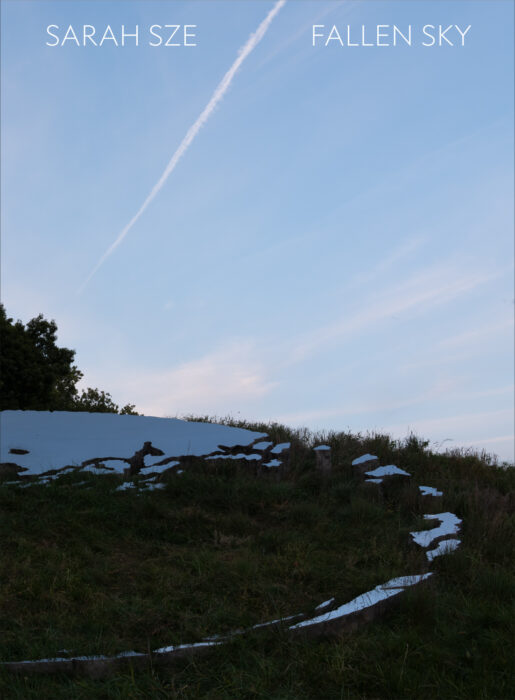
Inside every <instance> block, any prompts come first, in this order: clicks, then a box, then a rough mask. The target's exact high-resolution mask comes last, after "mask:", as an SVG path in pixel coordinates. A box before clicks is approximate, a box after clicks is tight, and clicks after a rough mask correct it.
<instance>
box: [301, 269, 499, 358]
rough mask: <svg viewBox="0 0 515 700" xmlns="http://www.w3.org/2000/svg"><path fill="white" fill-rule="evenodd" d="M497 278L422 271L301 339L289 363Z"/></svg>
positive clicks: (432, 306)
mask: <svg viewBox="0 0 515 700" xmlns="http://www.w3.org/2000/svg"><path fill="white" fill-rule="evenodd" d="M497 276H498V273H497V272H494V273H483V272H469V271H462V270H459V269H456V268H455V267H454V266H452V265H437V266H433V267H430V268H427V269H425V270H423V271H419V272H417V273H416V274H414V275H412V276H411V277H410V278H408V279H407V280H405V281H404V282H401V283H395V284H393V285H390V286H389V287H386V288H383V289H382V290H380V289H378V290H377V292H376V293H375V294H374V295H373V297H372V298H369V299H368V300H367V302H366V305H364V306H362V308H360V309H358V310H356V311H354V312H353V313H350V314H349V315H347V316H345V317H343V318H340V319H339V320H337V321H335V322H334V323H330V324H328V325H326V326H324V327H322V328H319V329H317V330H316V331H315V332H311V333H309V334H307V335H305V336H304V337H303V338H300V339H299V342H298V343H297V344H296V347H295V349H294V351H293V352H292V355H291V357H290V362H291V363H295V362H300V361H302V360H304V359H306V358H307V357H309V356H310V355H313V354H315V353H316V352H317V351H318V350H319V349H321V348H323V347H325V346H327V345H328V344H330V343H332V342H336V341H341V340H343V339H345V338H346V337H348V336H351V335H354V334H357V333H363V332H365V331H367V330H369V329H371V328H373V327H374V326H375V325H377V324H378V323H379V322H381V321H383V320H384V319H386V318H388V317H392V316H395V315H399V314H403V313H406V312H411V313H420V314H421V313H425V312H427V311H429V310H431V309H432V308H434V307H435V306H438V305H444V304H447V303H449V302H451V301H453V300H454V299H456V298H458V297H459V296H461V295H462V294H465V293H467V292H469V291H471V290H473V289H475V288H476V287H478V286H479V285H481V284H484V283H485V282H488V281H490V280H492V279H494V278H496V277H497Z"/></svg>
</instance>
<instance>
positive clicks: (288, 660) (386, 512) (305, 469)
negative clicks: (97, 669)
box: [0, 418, 515, 700]
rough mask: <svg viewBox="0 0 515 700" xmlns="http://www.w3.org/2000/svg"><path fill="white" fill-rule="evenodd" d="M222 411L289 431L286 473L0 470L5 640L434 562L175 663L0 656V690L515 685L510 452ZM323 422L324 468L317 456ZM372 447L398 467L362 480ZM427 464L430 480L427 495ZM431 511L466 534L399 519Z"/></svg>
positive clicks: (219, 465)
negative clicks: (408, 581) (21, 665)
mask: <svg viewBox="0 0 515 700" xmlns="http://www.w3.org/2000/svg"><path fill="white" fill-rule="evenodd" d="M195 420H197V421H198V420H199V418H195ZM204 420H209V419H207V418H206V419H204ZM225 422H227V423H229V424H231V425H235V426H237V427H244V428H248V429H251V430H256V431H260V432H266V433H267V434H268V435H269V436H270V438H271V439H272V440H274V441H275V442H281V441H290V442H291V454H290V468H291V469H290V472H289V474H288V475H287V476H286V478H284V479H282V480H281V481H278V480H277V479H276V478H274V476H273V475H272V474H271V475H270V476H265V477H263V478H256V477H255V476H254V473H253V471H252V470H251V469H249V466H248V465H246V464H242V463H240V462H238V461H237V460H225V459H222V460H218V461H217V462H216V463H207V462H206V461H204V460H202V459H198V460H193V461H192V464H191V466H190V467H189V469H187V470H185V471H184V473H182V474H180V475H176V474H175V475H170V476H169V478H168V479H167V480H166V481H165V482H164V483H165V484H166V485H165V487H164V488H162V489H160V490H155V491H151V492H148V491H145V490H140V489H138V488H136V489H131V490H126V491H117V490H116V489H117V487H118V486H119V485H120V480H121V479H122V477H121V476H120V475H116V474H112V475H104V476H96V475H93V474H86V475H85V474H80V475H79V474H72V473H70V474H66V475H63V476H62V477H61V478H60V479H59V480H58V481H55V482H50V483H49V484H34V485H31V486H30V487H28V488H23V489H22V488H20V487H19V486H14V485H12V484H11V485H3V486H2V485H0V527H1V532H0V538H1V542H2V563H1V571H2V573H1V578H2V587H1V589H0V660H2V661H9V660H13V661H17V660H21V659H39V658H51V657H54V656H59V655H62V654H63V653H67V654H78V655H89V654H116V653H119V652H122V651H128V650H135V651H143V652H146V651H148V650H150V649H156V648H158V647H162V646H164V645H169V644H181V643H186V642H192V643H193V642H197V641H199V640H201V639H202V638H204V637H206V636H209V635H216V634H222V635H223V634H226V633H230V632H232V631H234V630H238V629H240V630H241V629H246V628H249V627H252V626H253V625H256V624H259V623H261V622H263V621H268V620H273V619H277V618H280V617H286V616H289V615H293V614H295V613H301V612H304V613H311V612H313V610H314V609H315V607H316V606H317V605H318V604H319V603H321V602H322V601H324V600H326V599H328V598H331V597H334V598H335V599H336V600H337V601H338V602H339V603H344V602H346V601H348V600H350V599H352V598H353V597H355V596H357V595H359V594H361V593H363V592H365V591H367V590H370V589H372V588H374V586H376V585H377V584H380V583H382V582H384V581H386V580H388V579H390V578H393V577H396V576H403V575H406V574H415V573H420V572H423V571H432V572H434V574H435V575H434V576H433V577H432V578H431V579H430V581H429V582H428V583H427V584H424V586H420V587H414V588H413V590H410V591H408V592H407V593H406V594H405V595H404V597H403V599H402V601H400V602H399V604H398V605H397V607H396V608H395V610H392V611H391V612H389V613H388V614H387V615H385V616H384V617H382V618H381V619H379V620H378V621H376V622H373V623H371V624H369V625H367V626H363V627H362V628H360V629H358V630H357V631H354V632H352V633H344V634H342V635H340V636H338V637H336V638H334V637H333V638H317V639H304V638H302V637H292V636H291V634H289V633H288V632H287V631H286V628H285V626H281V625H279V626H277V627H273V628H263V629H256V630H253V631H252V632H250V633H246V634H238V635H236V636H234V637H233V638H231V640H229V641H228V642H227V643H226V644H224V645H221V646H216V647H213V648H212V649H210V650H209V651H208V652H207V653H205V654H203V655H202V656H198V657H191V658H189V659H183V660H179V661H176V662H175V663H174V664H173V666H171V667H169V668H162V667H159V668H158V667H153V666H152V665H151V666H150V667H149V668H148V669H147V670H145V671H140V672H135V671H134V670H131V669H130V668H129V669H128V670H127V671H124V672H121V673H117V674H115V675H114V676H112V677H109V678H106V679H101V680H93V679H89V678H82V677H77V678H69V677H65V676H34V675H30V674H28V673H27V674H26V675H24V674H20V675H13V674H11V673H8V672H6V671H5V669H1V668H0V697H1V698H2V699H4V698H5V700H7V699H10V698H19V699H20V700H21V699H23V700H27V699H29V698H38V699H39V698H52V699H54V698H55V699H60V698H63V699H64V698H66V699H69V698H74V699H75V698H84V699H86V698H87V699H88V700H89V699H90V698H177V699H179V698H180V699H181V700H183V699H184V700H186V699H188V700H190V699H191V700H193V699H195V700H196V699H200V698H205V699H206V700H207V699H209V700H214V699H218V698H220V699H222V698H235V699H238V700H239V699H243V698H272V699H277V700H279V699H281V700H286V699H288V700H302V699H306V700H307V699H310V700H311V699H313V698H334V699H336V698H338V699H339V698H368V699H370V700H372V699H375V698H428V699H431V700H433V699H434V698H456V699H458V698H460V699H461V698H463V700H465V698H466V699H467V700H469V698H485V699H486V698H512V697H515V693H514V690H513V688H514V687H515V677H514V670H513V669H514V664H513V662H514V660H515V658H514V657H515V655H514V651H513V639H515V596H514V595H513V594H514V591H515V561H514V556H513V552H514V551H515V469H513V468H508V465H503V466H502V467H501V466H498V465H497V464H496V463H495V461H494V460H493V459H492V458H490V457H489V456H488V455H486V454H474V453H460V452H458V451H455V452H450V453H445V454H435V453H432V452H431V451H430V450H429V449H428V446H427V443H424V442H423V441H422V440H420V439H418V438H416V437H414V436H412V437H411V438H409V439H407V440H405V441H403V442H401V443H399V442H396V441H393V440H392V439H390V438H389V437H387V436H381V435H367V436H361V435H351V434H347V433H327V434H312V433H310V432H309V431H306V430H297V431H295V430H290V429H288V428H286V427H284V426H280V425H261V424H260V425H256V424H249V423H246V422H244V421H231V420H227V421H225ZM322 442H323V443H325V444H327V445H329V446H330V447H331V454H332V463H333V472H332V474H331V476H330V477H329V478H323V477H322V476H321V475H320V474H318V473H317V472H316V470H315V456H314V452H313V449H312V448H313V446H315V445H316V444H320V443H322ZM365 452H367V453H372V454H374V455H377V456H378V457H379V459H380V463H381V464H395V465H397V466H398V467H400V468H402V469H405V470H406V471H408V472H409V473H410V474H411V475H412V476H411V478H410V479H405V478H404V479H399V480H396V479H395V478H392V479H390V480H387V481H385V483H384V484H382V485H380V486H376V485H371V484H366V483H365V482H364V480H363V478H362V477H359V476H358V475H357V474H356V473H355V471H354V470H353V468H352V465H351V462H352V460H353V459H355V458H356V457H359V456H360V455H362V454H363V453H365ZM79 481H81V482H85V483H82V484H81V485H77V482H79ZM136 482H137V479H136ZM422 484H424V485H430V486H435V487H437V488H438V489H439V490H441V491H443V496H442V497H441V498H439V499H434V498H430V497H424V496H422V495H421V493H420V491H419V489H418V486H419V485H422ZM443 511H450V512H452V513H455V514H456V515H457V516H458V517H459V518H461V519H462V520H463V523H462V527H461V532H460V539H461V545H460V547H459V549H458V550H457V551H455V552H453V553H452V554H447V555H444V556H440V557H437V558H436V559H435V560H434V561H433V562H431V563H429V562H428V561H427V558H426V556H425V552H424V550H423V549H421V548H420V547H417V545H415V544H414V543H413V541H412V540H411V538H410V536H409V533H410V532H411V531H413V530H423V529H426V528H428V527H429V526H430V524H428V522H427V521H425V520H424V519H423V515H424V514H430V513H438V512H443ZM63 649H64V650H67V651H66V652H62V650H63Z"/></svg>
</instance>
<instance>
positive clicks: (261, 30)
mask: <svg viewBox="0 0 515 700" xmlns="http://www.w3.org/2000/svg"><path fill="white" fill-rule="evenodd" d="M285 3H286V0H277V2H276V3H275V5H274V6H273V7H272V9H271V10H270V12H269V13H268V14H267V16H266V17H265V19H264V20H263V21H262V22H261V24H260V25H259V27H258V28H257V29H256V31H255V32H254V33H253V34H251V35H250V36H249V38H248V39H247V42H246V43H245V45H244V46H243V47H242V48H241V49H240V50H239V52H238V57H237V58H236V60H235V61H234V63H233V64H232V66H231V67H230V68H229V70H228V71H227V73H226V74H225V75H224V77H223V78H222V80H221V81H220V83H219V84H218V85H217V87H216V89H215V91H214V93H213V95H212V96H211V99H210V100H209V102H208V103H207V105H206V106H205V107H204V109H203V110H202V112H201V113H200V116H199V117H198V118H197V120H196V121H195V122H194V124H193V125H192V126H190V128H189V129H188V131H187V132H186V136H185V137H184V138H183V140H182V141H181V143H180V144H179V147H178V148H177V150H176V151H175V153H174V154H173V156H172V157H171V159H170V162H169V163H168V165H167V166H166V168H165V170H164V172H163V174H162V175H161V177H160V178H159V180H158V181H157V182H156V184H155V185H154V187H153V188H152V190H151V192H150V194H149V195H148V197H147V198H146V199H145V201H144V202H143V204H142V205H141V207H140V208H139V209H138V211H137V212H136V214H135V215H134V216H133V217H132V219H131V220H130V221H129V223H128V224H127V226H125V228H124V229H123V230H122V231H121V233H120V234H119V235H118V238H116V240H115V241H114V242H113V243H112V244H111V245H110V246H109V248H108V249H107V250H106V251H105V253H104V254H103V255H102V257H101V258H100V260H99V261H98V262H97V264H96V265H95V267H94V268H93V269H92V271H91V272H90V273H89V275H88V277H87V278H86V280H85V281H84V282H83V283H82V285H81V286H80V287H79V289H78V292H77V293H78V294H80V293H81V292H82V291H83V290H84V288H85V287H86V285H87V284H88V283H89V281H90V280H91V278H92V277H93V275H94V274H95V273H96V272H97V271H98V269H99V268H100V267H101V265H103V264H104V262H105V261H106V260H107V258H108V257H109V256H110V255H111V254H112V253H114V251H115V250H116V249H117V248H118V246H119V245H120V243H121V242H122V241H123V239H124V238H125V236H126V235H127V234H128V233H129V231H130V230H131V228H132V227H133V226H134V224H135V223H136V221H137V220H138V219H139V218H140V216H141V215H142V214H143V212H144V211H145V209H146V208H147V207H148V205H149V204H150V202H152V200H153V199H154V197H155V196H156V195H157V193H158V192H159V190H160V189H161V188H162V187H163V185H164V184H165V182H166V181H167V179H168V177H169V176H170V174H171V173H172V172H173V170H175V166H176V165H177V163H178V162H179V161H180V159H181V158H182V156H183V155H184V154H185V153H186V151H187V150H188V148H189V146H190V145H191V143H192V142H193V139H194V138H195V136H196V135H197V134H198V132H199V131H200V129H201V128H202V127H203V126H204V124H205V123H206V122H207V120H208V119H209V117H210V116H211V114H212V113H213V111H214V109H215V107H216V106H217V104H218V103H219V102H220V100H221V99H222V98H223V96H224V95H225V93H226V92H227V90H228V89H229V86H230V84H231V83H232V80H233V78H234V76H235V75H236V73H237V72H238V70H239V68H240V66H241V64H242V63H243V61H244V60H245V59H246V58H247V56H249V55H250V54H251V53H252V51H253V50H254V49H255V48H256V46H257V45H258V44H259V42H260V41H261V39H262V38H263V37H264V36H265V34H266V32H267V30H268V27H269V26H270V24H271V23H272V21H273V19H274V17H275V16H276V14H277V13H278V12H279V10H280V9H281V7H282V6H283V5H284V4H285Z"/></svg>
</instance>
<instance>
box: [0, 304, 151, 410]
mask: <svg viewBox="0 0 515 700" xmlns="http://www.w3.org/2000/svg"><path fill="white" fill-rule="evenodd" d="M0 337H1V344H0V411H5V410H25V411H28V410H33V411H92V412H97V413H129V414H133V415H138V414H137V413H136V411H135V406H134V405H133V404H127V405H126V406H123V407H122V408H120V407H119V406H118V405H117V404H116V403H115V402H114V401H113V399H112V398H111V395H110V394H109V393H107V392H105V391H102V390H100V389H92V388H91V387H88V388H87V389H83V390H82V391H81V392H80V393H79V390H78V389H77V386H76V385H77V383H78V382H79V381H80V380H81V379H82V377H83V376H84V375H83V373H82V372H81V371H80V370H79V369H78V368H77V366H76V365H74V364H73V362H74V359H75V350H70V349H69V348H61V347H58V345H57V324H56V322H55V321H47V320H46V319H45V318H44V317H43V315H42V314H39V316H36V317H35V318H33V319H31V320H30V321H29V322H28V323H27V324H26V325H24V324H23V323H22V322H21V321H16V322H15V321H13V319H12V318H9V317H8V316H7V313H6V311H5V308H4V306H3V304H0Z"/></svg>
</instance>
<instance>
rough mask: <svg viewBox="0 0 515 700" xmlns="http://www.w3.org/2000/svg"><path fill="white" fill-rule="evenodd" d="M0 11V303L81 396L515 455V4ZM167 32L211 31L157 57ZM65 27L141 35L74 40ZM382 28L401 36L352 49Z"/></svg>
mask: <svg viewBox="0 0 515 700" xmlns="http://www.w3.org/2000/svg"><path fill="white" fill-rule="evenodd" d="M1 11H2V37H1V38H2V75H1V78H2V114H1V117H2V120H1V137H2V161H1V166H2V173H1V174H2V212H1V213H2V221H1V223H2V230H1V249H2V268H1V272H2V278H1V296H2V301H3V303H4V304H5V306H6V309H7V313H8V315H9V316H12V317H14V318H16V319H21V320H22V321H23V322H27V321H28V320H29V319H30V318H33V317H34V316H36V315H37V314H39V313H42V314H43V315H44V316H45V317H46V318H52V319H55V321H56V323H57V325H58V329H59V330H58V342H59V344H60V345H63V346H66V347H70V348H73V349H75V351H76V364H77V366H78V367H79V369H81V371H82V372H83V373H84V379H83V380H82V386H83V387H86V386H93V387H99V388H101V389H103V390H105V391H108V392H110V393H111V395H112V397H113V399H114V400H115V401H116V402H117V403H118V404H120V405H123V404H125V403H127V402H131V403H134V404H136V407H137V410H139V411H140V412H141V413H144V414H145V415H149V416H174V417H175V416H179V417H180V416H183V415H188V414H193V415H197V416H201V415H206V414H209V415H216V416H227V415H231V416H233V417H235V418H245V419H248V420H264V421H279V422H283V423H286V424H288V425H291V426H307V427H309V428H311V429H314V430H319V429H325V430H350V431H353V432H361V433H367V432H370V431H377V432H386V433H389V434H391V435H392V436H393V437H394V438H396V439H402V438H404V437H406V436H407V435H408V434H410V433H411V432H414V433H416V434H417V435H419V436H421V437H423V438H425V439H427V440H429V441H430V445H431V447H432V448H433V449H445V448H459V447H464V448H472V449H474V450H482V449H484V450H486V451H487V452H489V453H494V454H496V455H498V457H499V459H500V460H508V461H513V459H514V436H513V433H514V428H513V424H514V416H513V404H514V369H513V359H514V334H513V317H514V262H513V261H514V236H513V228H514V221H513V212H514V202H513V187H514V183H513V179H514V144H513V120H514V104H513V102H514V99H513V98H514V95H513V81H514V75H513V72H514V69H513V65H514V64H513V32H512V28H513V13H514V7H513V3H512V2H510V1H509V0H474V1H470V2H463V1H462V0H457V1H452V2H451V1H449V2H448V1H446V0H432V1H431V2H425V1H424V0H421V1H420V2H417V3H409V2H405V0H398V1H396V0H392V2H387V1H386V0H287V1H286V2H285V3H284V4H281V5H280V6H279V7H278V6H277V4H275V3H274V2H269V0H245V1H244V0H188V2H179V1H167V0H161V1H158V2H153V1H152V0H150V1H149V0H145V1H144V2H143V1H139V0H127V1H125V0H116V1H112V2H104V1H103V0H90V1H89V2H81V1H80V0H79V1H75V0H73V1H72V0H52V1H48V2H47V1H45V0H37V1H35V0H16V1H15V0H2V2H1ZM271 12H272V13H273V14H272V15H270V13H271ZM267 17H268V21H267V24H266V26H265V25H263V24H262V23H263V21H265V20H266V18H267ZM165 24H171V25H173V26H175V25H180V29H179V30H177V33H176V35H175V37H174V39H175V38H176V37H180V39H181V41H182V36H183V35H182V32H183V27H184V25H194V26H195V28H194V29H191V32H194V34H195V38H194V40H192V39H190V42H191V43H195V44H196V45H195V46H184V45H179V46H168V47H167V46H164V45H161V46H150V45H149V39H152V36H151V35H150V34H149V28H150V27H151V26H152V25H161V26H162V27H164V25H165ZM49 25H56V26H57V27H58V29H55V28H54V29H52V30H51V31H52V32H53V33H54V34H56V35H57V38H58V45H57V46H48V45H47V42H48V43H53V42H55V41H56V40H55V39H54V38H53V37H52V36H51V35H50V34H48V33H47V27H48V26H49ZM70 25H71V26H72V27H73V28H74V31H75V32H76V33H77V34H78V35H79V36H80V41H82V28H83V25H91V27H94V28H95V32H96V33H95V36H96V38H97V43H98V40H99V38H101V36H102V34H103V33H104V32H105V29H106V27H107V25H109V26H110V27H111V29H112V31H113V35H114V36H115V37H117V40H118V43H119V44H121V26H122V25H124V26H125V28H126V31H127V32H130V31H132V32H134V27H135V26H136V25H138V28H139V29H138V31H139V37H138V38H139V44H138V46H135V45H134V44H135V42H134V40H130V39H129V38H128V39H127V44H126V45H125V46H121V45H118V46H115V45H114V42H113V41H112V40H106V41H105V42H104V43H103V44H102V46H99V45H97V46H94V45H93V44H92V43H91V42H87V45H86V46H82V45H81V46H77V45H76V44H75V42H74V41H73V40H68V41H66V42H64V44H63V45H61V42H62V40H63V39H64V37H65V34H66V30H67V28H68V27H69V26H70ZM313 25H321V26H319V27H318V29H317V30H316V31H317V32H318V33H321V34H322V38H320V37H318V38H317V39H316V40H315V46H313ZM378 25H387V27H386V29H385V28H384V27H383V28H382V29H381V31H382V32H384V33H386V34H387V38H383V39H382V40H381V41H382V42H383V43H389V44H390V45H388V46H376V45H373V46H363V45H358V46H349V45H347V44H348V41H347V34H346V32H347V27H350V29H349V31H350V38H351V43H358V44H359V43H360V41H361V38H362V34H361V33H362V31H364V32H365V41H364V42H362V43H374V42H376V43H377V26H378ZM394 25H395V26H397V27H398V29H399V30H400V31H402V32H403V33H404V34H405V35H406V34H407V32H408V27H409V26H410V25H411V28H412V43H411V45H408V43H407V42H406V41H403V40H402V39H401V38H398V43H397V45H396V46H393V39H392V32H393V29H392V27H393V26H394ZM425 25H433V26H434V27H436V30H429V31H430V33H435V31H436V35H437V33H438V25H442V26H443V27H444V28H445V27H447V26H449V25H452V26H451V30H450V31H449V32H448V33H447V34H446V35H445V36H446V37H447V38H448V39H450V41H451V42H452V44H453V45H452V46H451V45H449V44H448V43H447V42H446V41H445V39H444V40H442V45H441V46H439V45H438V42H435V45H433V46H423V45H422V40H423V39H425V40H426V41H427V42H429V40H428V38H427V37H425V36H424V35H423V33H422V28H423V27H424V26H425ZM469 25H470V29H469V30H468V32H467V34H466V36H465V37H464V39H463V45H461V41H460V35H459V33H458V32H457V30H456V26H458V27H459V28H461V30H462V31H464V30H465V29H466V28H467V27H468V26H469ZM260 26H261V28H262V29H263V32H262V36H260V37H259V41H254V43H255V45H252V46H251V50H249V51H248V52H247V54H245V51H244V52H243V53H244V54H245V55H244V57H243V60H241V62H240V64H239V65H237V66H236V69H235V71H234V73H233V74H232V75H231V76H230V80H229V84H226V85H225V86H223V87H222V88H220V85H221V81H222V80H223V78H224V76H226V75H227V72H228V71H229V70H230V69H231V66H233V67H234V65H235V61H237V60H238V56H240V57H241V55H242V54H241V53H240V51H241V49H242V48H243V47H245V46H246V47H247V48H249V44H248V41H249V37H250V36H251V35H252V34H253V33H255V32H256V31H257V30H258V27H260ZM333 26H336V27H337V29H338V30H339V33H340V35H341V36H342V37H343V39H342V43H343V44H344V45H343V46H342V45H340V43H339V42H338V41H337V40H335V39H332V40H330V41H329V42H327V45H326V40H327V38H328V36H329V35H330V32H331V29H332V27H333ZM362 27H364V30H362ZM88 31H89V30H88ZM169 31H171V30H169ZM188 31H190V30H188ZM159 33H160V34H161V35H162V36H163V39H167V38H168V35H166V34H165V30H164V29H163V30H161V31H160V32H159ZM333 36H335V35H334V34H333ZM358 38H359V40H358ZM372 39H373V41H372ZM154 41H157V40H155V39H154ZM172 41H173V40H172ZM172 41H171V42H170V43H172ZM179 43H181V42H179ZM251 43H252V40H251ZM163 44H164V41H163ZM217 88H218V93H216V91H217ZM220 89H221V91H222V94H220ZM217 94H218V99H215V102H214V103H213V95H215V96H216V95H217ZM210 101H211V107H209V108H208V110H207V116H206V112H205V109H206V106H208V105H209V104H210ZM203 112H204V115H205V116H206V118H205V119H204V120H203V122H202V125H200V126H199V128H198V129H197V130H196V131H195V133H194V136H193V138H192V139H191V140H190V141H188V140H187V143H186V146H185V147H184V148H183V151H181V157H180V159H179V160H178V162H177V163H176V164H175V165H174V166H173V168H172V171H171V172H170V173H169V175H168V176H167V177H165V180H164V181H163V182H162V183H161V185H160V187H159V190H158V191H157V192H156V193H155V196H153V197H152V198H151V201H150V202H149V203H148V204H147V205H145V207H144V211H143V212H142V213H141V214H140V215H139V217H138V218H137V220H136V221H135V222H134V223H133V224H132V225H131V226H130V228H129V229H128V230H127V231H125V229H126V228H127V227H128V226H129V225H130V222H131V220H132V219H133V217H134V216H135V215H136V214H137V213H138V212H139V210H140V209H141V207H142V205H144V203H145V202H146V200H147V198H148V197H149V194H150V193H151V192H152V191H153V189H154V188H155V186H156V184H157V183H158V182H159V181H160V178H161V176H162V175H163V173H164V172H165V171H166V169H167V166H168V164H169V163H170V161H171V159H172V158H173V156H174V154H175V153H176V152H177V149H179V148H181V143H182V144H183V146H184V143H185V142H184V139H185V137H186V135H187V134H188V133H190V134H191V133H192V132H191V129H192V127H193V126H194V125H195V124H196V123H198V119H199V117H200V115H201V114H202V113H203ZM120 236H121V238H120ZM116 241H118V242H117V243H115V242H116ZM113 244H115V245H114V247H113Z"/></svg>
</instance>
